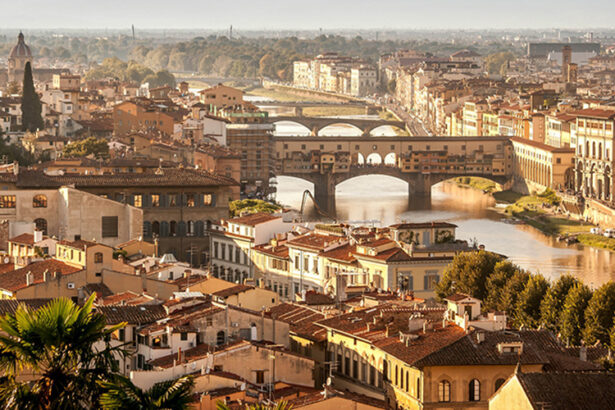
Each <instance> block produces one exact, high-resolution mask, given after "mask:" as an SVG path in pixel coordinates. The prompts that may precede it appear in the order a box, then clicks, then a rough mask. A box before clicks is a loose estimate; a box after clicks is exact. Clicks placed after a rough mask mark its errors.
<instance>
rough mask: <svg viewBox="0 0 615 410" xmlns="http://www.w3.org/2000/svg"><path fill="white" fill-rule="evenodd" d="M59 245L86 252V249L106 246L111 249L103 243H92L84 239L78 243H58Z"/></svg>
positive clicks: (77, 241)
mask: <svg viewBox="0 0 615 410" xmlns="http://www.w3.org/2000/svg"><path fill="white" fill-rule="evenodd" d="M58 245H64V246H69V247H71V248H74V249H80V250H82V251H85V250H86V248H91V247H92V246H98V245H100V246H106V247H108V248H110V246H109V245H105V244H103V243H99V242H92V241H85V240H83V239H79V240H76V241H64V240H62V241H58Z"/></svg>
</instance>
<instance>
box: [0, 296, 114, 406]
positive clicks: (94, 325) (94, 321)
mask: <svg viewBox="0 0 615 410" xmlns="http://www.w3.org/2000/svg"><path fill="white" fill-rule="evenodd" d="M94 298H95V295H92V297H90V298H89V299H88V300H87V301H86V302H85V304H84V305H83V306H82V307H79V306H77V305H76V304H75V303H73V302H72V301H71V300H69V299H66V298H62V299H55V300H53V301H51V302H49V304H47V305H46V306H44V307H42V308H40V309H38V310H31V309H29V308H27V307H26V306H25V305H20V306H19V307H18V308H17V310H16V311H15V313H14V314H7V315H6V316H4V317H3V318H0V330H1V331H2V333H1V334H0V352H1V353H0V369H1V370H2V371H3V373H4V377H3V378H2V381H1V382H0V404H1V405H2V407H3V408H7V409H83V408H92V407H95V406H96V404H97V403H98V399H99V397H100V393H101V389H100V387H99V385H98V382H100V381H103V380H106V379H107V378H108V377H109V376H110V375H111V373H112V371H113V370H117V369H116V367H117V365H116V364H115V363H114V353H115V354H120V355H121V354H123V353H124V352H123V350H121V349H117V348H113V347H111V346H110V345H109V342H108V340H109V338H110V335H111V333H113V332H114V331H116V330H117V329H119V328H121V327H123V326H124V325H125V324H124V323H121V324H118V325H115V326H111V327H109V328H106V321H105V317H104V316H103V315H102V314H100V313H95V312H92V304H93V303H94ZM30 372H33V373H34V375H35V377H36V378H35V379H34V380H32V381H29V382H28V381H21V380H18V376H21V375H24V374H25V375H27V374H28V373H30Z"/></svg>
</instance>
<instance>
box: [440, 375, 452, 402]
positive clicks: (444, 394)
mask: <svg viewBox="0 0 615 410" xmlns="http://www.w3.org/2000/svg"><path fill="white" fill-rule="evenodd" d="M438 401H441V402H449V401H451V383H450V382H449V381H448V380H442V381H441V382H440V383H438Z"/></svg>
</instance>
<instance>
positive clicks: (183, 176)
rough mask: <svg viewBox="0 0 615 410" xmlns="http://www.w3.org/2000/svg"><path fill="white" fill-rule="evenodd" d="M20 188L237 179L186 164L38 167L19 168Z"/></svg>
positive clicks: (208, 182) (197, 183)
mask: <svg viewBox="0 0 615 410" xmlns="http://www.w3.org/2000/svg"><path fill="white" fill-rule="evenodd" d="M17 185H18V186H19V187H20V188H59V187H61V186H63V185H74V186H75V187H76V188H87V187H100V186H111V187H125V186H232V185H237V182H236V181H235V180H233V179H232V178H228V177H225V176H222V175H217V174H211V173H209V172H206V171H203V170H197V169H190V168H163V169H162V171H161V172H157V170H154V169H148V170H146V171H145V172H140V173H116V174H110V175H80V174H65V175H46V174H44V173H43V172H42V171H39V170H24V171H20V173H19V175H18V179H17Z"/></svg>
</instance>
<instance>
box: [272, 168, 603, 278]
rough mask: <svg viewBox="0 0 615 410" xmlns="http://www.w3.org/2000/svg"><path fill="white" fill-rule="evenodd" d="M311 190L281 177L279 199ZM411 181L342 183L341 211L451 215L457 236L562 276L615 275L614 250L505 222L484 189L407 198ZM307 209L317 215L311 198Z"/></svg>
mask: <svg viewBox="0 0 615 410" xmlns="http://www.w3.org/2000/svg"><path fill="white" fill-rule="evenodd" d="M305 189H310V190H312V189H313V187H312V186H311V184H310V183H308V182H306V181H302V180H299V179H296V178H289V177H279V178H278V196H277V198H278V200H279V201H280V202H281V203H283V204H286V205H289V206H292V207H295V208H298V207H300V206H301V194H302V192H303V191H304V190H305ZM407 192H408V187H407V185H406V183H404V182H402V181H400V180H397V179H395V178H391V177H387V176H376V175H373V176H365V177H359V178H354V179H352V180H348V181H345V182H344V183H342V184H340V185H338V188H337V193H336V201H337V217H338V218H339V219H340V220H341V221H349V222H353V223H364V224H375V225H379V226H385V225H390V224H393V223H397V222H402V221H409V222H427V221H448V222H452V223H455V224H456V225H457V226H458V229H457V237H458V238H460V239H466V240H472V239H476V240H477V241H478V243H479V244H483V245H485V247H486V248H487V249H488V250H490V251H493V252H497V253H501V254H504V255H506V256H508V257H509V258H510V259H511V260H512V261H513V262H514V263H516V264H518V265H520V266H521V267H523V268H525V269H528V270H530V271H531V272H540V273H542V274H543V275H545V276H546V277H549V278H557V277H559V276H560V275H562V274H564V273H571V274H573V275H575V276H576V277H578V278H579V279H581V280H583V282H585V283H586V284H587V285H589V286H593V287H597V286H600V285H601V284H603V283H604V282H607V281H608V280H612V279H615V266H613V265H612V264H611V262H612V261H615V258H614V256H613V255H614V254H613V253H612V252H609V251H606V250H598V249H593V248H589V247H583V246H581V245H575V246H566V245H565V244H563V243H560V242H557V241H556V240H555V239H554V238H552V237H549V236H546V235H544V234H543V233H541V232H540V231H538V230H536V229H534V228H532V227H531V226H529V225H512V224H508V223H505V222H503V219H502V216H501V215H500V214H499V213H498V212H497V211H496V209H495V208H494V206H495V201H494V200H493V198H492V197H491V196H489V195H485V194H483V193H482V192H480V191H475V190H472V189H467V188H460V187H458V186H456V185H455V184H451V183H442V184H438V185H435V186H434V187H433V189H432V195H431V200H429V199H426V198H421V197H415V198H408V194H407ZM307 213H308V215H312V217H314V218H317V216H316V215H315V213H314V209H313V206H312V204H309V205H308V207H307Z"/></svg>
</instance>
